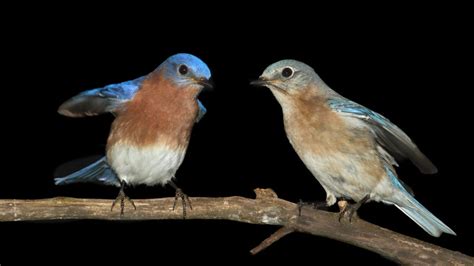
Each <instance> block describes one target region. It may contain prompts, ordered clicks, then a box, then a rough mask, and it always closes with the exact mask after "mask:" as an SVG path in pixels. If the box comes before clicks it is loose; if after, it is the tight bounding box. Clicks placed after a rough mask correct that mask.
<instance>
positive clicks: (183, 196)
mask: <svg viewBox="0 0 474 266" xmlns="http://www.w3.org/2000/svg"><path fill="white" fill-rule="evenodd" d="M178 198H181V203H182V205H183V219H186V208H187V206H189V208H190V209H191V210H192V209H193V205H191V201H190V200H189V197H188V195H186V194H184V192H183V190H181V189H180V188H178V187H176V194H175V195H174V203H173V211H174V209H175V208H176V202H177V201H178Z"/></svg>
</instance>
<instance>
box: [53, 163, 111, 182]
mask: <svg viewBox="0 0 474 266" xmlns="http://www.w3.org/2000/svg"><path fill="white" fill-rule="evenodd" d="M74 183H95V184H101V185H108V186H117V187H118V186H120V181H119V179H118V177H117V175H116V174H115V173H114V171H113V170H112V169H111V168H110V166H109V165H108V163H107V160H106V158H105V157H102V158H100V159H99V160H98V161H96V162H94V163H92V164H90V165H88V166H86V167H84V168H82V169H80V170H78V171H76V172H74V173H72V174H69V175H67V176H64V177H58V178H55V179H54V184H56V185H69V184H74Z"/></svg>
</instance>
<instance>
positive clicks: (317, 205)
mask: <svg viewBox="0 0 474 266" xmlns="http://www.w3.org/2000/svg"><path fill="white" fill-rule="evenodd" d="M303 207H311V208H312V209H315V210H327V209H328V208H329V206H328V204H327V202H326V201H313V202H306V201H302V200H300V201H299V202H298V216H301V209H302V208H303Z"/></svg>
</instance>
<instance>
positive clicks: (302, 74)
mask: <svg viewBox="0 0 474 266" xmlns="http://www.w3.org/2000/svg"><path fill="white" fill-rule="evenodd" d="M252 84H253V85H257V86H266V87H268V88H269V89H270V90H271V92H272V93H273V95H274V96H275V98H276V99H277V100H278V102H279V103H280V105H281V107H282V110H283V118H284V125H285V131H286V134H287V136H288V139H289V141H290V143H291V145H292V146H293V148H294V149H295V151H296V153H297V154H298V155H299V157H300V158H301V160H302V161H303V162H304V164H305V165H306V167H307V168H308V169H309V170H310V171H311V173H312V174H313V175H314V176H315V177H316V179H317V180H318V181H319V183H320V184H321V185H322V186H323V188H324V190H325V191H326V194H327V197H326V204H327V205H328V206H331V205H333V204H334V203H335V202H336V198H346V199H352V200H354V201H356V202H357V203H356V204H354V205H352V206H349V207H347V208H346V209H345V210H344V211H342V212H341V216H340V217H342V215H344V214H345V213H347V214H348V215H349V218H351V217H352V215H353V214H354V212H355V211H356V210H357V209H358V208H359V207H360V205H362V204H363V203H364V202H366V201H368V200H374V201H377V202H379V201H382V202H384V203H386V204H393V205H395V206H396V207H397V208H399V209H400V210H401V211H402V212H403V213H405V214H406V215H407V216H408V217H410V218H411V219H412V220H413V221H415V222H416V223H417V224H418V225H419V226H420V227H422V228H423V229H424V230H425V231H426V232H428V233H429V234H430V235H432V236H436V237H438V236H440V235H441V233H442V232H445V233H448V234H453V235H455V233H454V231H453V230H451V229H450V228H449V227H448V226H446V225H445V224H444V223H443V222H441V221H440V220H439V219H438V218H436V217H435V216H434V215H433V214H432V213H430V212H429V211H428V210H427V209H426V208H425V207H423V206H422V205H421V204H420V203H419V202H418V201H416V200H415V198H414V197H413V194H412V193H411V190H410V189H409V188H408V187H407V186H406V185H405V184H404V183H403V182H402V181H401V180H399V179H398V178H397V174H396V173H395V169H394V166H398V165H397V162H396V161H395V158H397V159H401V158H408V159H410V160H411V161H412V162H413V163H414V164H415V165H416V166H417V167H418V168H419V170H420V171H421V172H422V173H426V174H433V173H436V172H437V169H436V167H435V166H434V165H433V163H432V162H431V161H430V160H429V159H428V158H427V157H426V156H425V155H424V154H423V153H421V151H420V150H419V149H418V148H417V146H416V145H415V144H414V143H413V142H412V140H411V139H410V138H409V137H408V136H407V135H406V134H405V133H404V132H403V131H402V130H401V129H400V128H398V127H397V126H396V125H394V124H392V123H391V122H390V121H389V120H388V119H386V118H385V117H383V116H381V115H380V114H378V113H376V112H374V111H371V110H369V109H367V108H365V107H364V106H361V105H359V104H357V103H355V102H352V101H350V100H348V99H346V98H344V97H342V96H341V95H339V94H338V93H336V92H335V91H333V90H332V89H331V88H329V87H328V86H327V85H326V84H325V83H324V82H323V81H322V80H321V79H320V78H319V76H318V75H317V74H316V73H315V72H314V70H313V69H312V68H311V67H310V66H308V65H306V64H304V63H301V62H298V61H295V60H282V61H279V62H276V63H274V64H272V65H270V66H269V67H267V68H266V69H265V71H264V72H263V74H262V75H261V76H260V78H259V79H258V80H256V81H253V82H252ZM394 157H395V158H394Z"/></svg>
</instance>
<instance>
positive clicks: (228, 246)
mask: <svg viewBox="0 0 474 266" xmlns="http://www.w3.org/2000/svg"><path fill="white" fill-rule="evenodd" d="M403 10H404V11H403V12H394V15H389V14H387V13H383V12H380V13H379V14H378V15H373V14H371V12H368V13H370V14H367V15H365V14H364V15H360V16H358V15H357V14H353V17H350V18H347V21H344V20H341V19H339V18H336V17H329V18H328V19H321V20H313V19H311V18H310V17H306V16H303V15H302V16H298V15H297V14H296V15H295V13H292V14H293V15H295V16H294V17H287V16H285V13H284V12H283V11H279V12H278V13H274V14H273V15H272V16H270V15H268V14H265V13H260V14H257V15H261V20H259V21H258V22H257V21H256V22H255V23H253V22H250V21H246V16H245V15H243V14H241V15H239V16H236V17H232V19H235V20H234V21H232V22H229V21H227V20H225V21H224V18H225V17H226V15H222V16H219V17H213V18H210V20H211V21H210V22H208V23H207V22H206V23H205V22H204V21H203V20H200V17H199V16H197V17H189V16H184V17H186V18H188V19H183V17H181V16H176V17H172V18H171V19H162V17H160V19H158V18H157V19H153V18H150V17H148V20H146V21H143V23H140V25H136V24H135V23H131V22H132V19H130V18H129V17H127V16H126V15H127V13H126V12H125V13H109V14H108V15H109V16H110V17H108V18H106V19H103V20H101V23H98V22H97V23H96V22H95V20H94V21H93V22H91V20H90V18H89V17H88V16H87V15H85V14H83V15H81V16H78V17H76V16H72V17H70V14H69V13H64V14H62V13H61V14H55V15H53V16H46V15H44V16H42V17H41V16H40V15H38V14H37V16H40V17H41V18H38V17H35V19H32V20H29V21H28V23H26V26H18V27H17V28H13V27H11V28H10V29H9V31H8V32H7V34H6V35H5V41H4V44H6V46H4V47H5V48H4V56H3V57H4V60H3V64H4V67H6V68H7V69H8V71H7V72H6V74H7V75H6V76H5V77H4V80H5V83H4V85H5V87H4V88H3V90H4V91H5V95H4V98H3V104H2V108H3V109H4V112H3V116H2V120H3V132H4V133H6V137H5V138H4V151H5V153H4V155H5V156H6V163H5V165H4V166H3V167H4V169H6V170H7V171H6V172H4V173H3V175H2V178H1V180H0V182H1V183H0V197H1V198H48V197H55V196H73V197H89V198H107V199H111V202H112V199H113V198H114V197H115V196H116V194H117V192H118V191H117V189H115V188H108V187H99V186H94V185H74V186H66V187H55V186H54V185H53V183H52V180H53V177H54V174H55V171H59V172H64V171H66V170H71V169H72V168H74V167H79V166H80V165H81V164H84V163H87V160H79V161H77V162H76V163H73V164H69V165H67V166H66V167H63V168H60V169H56V168H57V167H58V166H59V165H62V164H63V163H66V162H68V161H71V160H74V159H78V158H84V157H87V156H94V155H96V156H99V155H102V154H103V153H104V148H105V143H106V139H107V135H108V131H109V126H110V123H111V122H112V120H113V117H112V116H111V115H104V116H101V117H92V118H84V119H72V118H66V117H62V116H60V115H58V114H57V113H56V110H57V107H58V106H59V105H60V104H61V103H62V102H63V101H65V100H66V99H68V98H69V97H71V96H73V95H75V94H77V93H78V92H80V91H83V90H86V89H91V88H95V87H101V86H104V85H107V84H111V83H117V82H121V81H125V80H130V79H134V78H136V77H138V76H141V75H144V74H147V73H149V72H151V71H152V70H153V69H155V68H156V67H157V66H158V65H159V64H160V63H161V62H162V61H163V60H165V59H166V58H167V57H168V56H170V55H173V54H175V53H178V52H186V53H192V54H194V55H196V56H198V57H200V58H201V59H202V60H203V61H205V62H206V63H207V64H208V66H209V68H210V69H211V71H212V74H213V79H214V81H215V84H216V88H215V90H214V91H213V92H209V93H203V94H201V96H200V99H201V100H202V102H203V103H204V105H205V106H206V107H207V109H208V113H207V114H206V116H205V117H204V119H203V120H202V121H201V122H200V123H199V124H197V125H196V126H195V127H194V130H193V135H192V139H191V143H190V146H189V149H188V153H187V155H186V158H185V160H184V163H183V164H182V166H181V168H180V169H179V171H178V173H177V182H178V184H179V185H180V186H181V187H182V188H183V190H184V191H185V192H186V193H187V194H188V195H190V196H191V197H193V196H210V197H213V196H231V195H241V196H247V197H253V192H252V190H253V189H254V188H257V187H270V188H273V189H274V190H275V191H276V192H277V194H278V195H279V197H281V198H284V199H287V200H290V201H298V200H299V199H303V200H306V201H311V200H323V199H324V198H325V193H324V191H323V189H322V188H321V186H320V185H319V184H318V182H317V181H316V180H315V179H314V178H313V177H312V175H311V174H310V172H309V171H308V170H306V168H305V166H304V165H303V163H302V162H301V161H300V160H299V158H298V157H297V155H296V154H295V152H294V151H293V149H292V147H291V146H290V144H289V143H288V141H287V139H286V136H285V133H284V130H283V123H282V114H281V109H280V107H279V105H278V103H277V101H276V100H275V99H274V97H273V96H272V95H271V93H270V91H269V90H268V89H266V88H254V87H250V86H249V85H248V84H249V82H250V81H251V80H253V79H256V78H257V77H258V76H259V75H260V74H261V73H262V71H263V70H264V69H265V68H266V67H267V66H268V65H269V64H271V63H273V62H276V61H278V60H281V59H286V58H293V59H297V60H300V61H303V62H305V63H307V64H309V65H311V66H312V67H313V68H314V69H315V70H316V72H317V73H318V74H319V75H320V77H321V78H322V79H323V80H324V81H325V82H326V83H327V84H328V85H329V86H330V87H332V88H333V89H334V90H336V91H337V92H339V93H341V94H342V95H344V96H346V97H347V98H349V99H352V100H354V101H356V102H358V103H360V104H363V105H365V106H367V107H369V108H371V109H372V110H375V111H377V112H379V113H381V114H383V115H384V116H386V117H387V118H389V119H390V120H391V121H392V122H394V123H396V124H397V125H398V126H400V128H402V129H403V130H404V131H405V132H406V133H407V134H408V135H409V136H410V137H411V138H412V139H413V140H414V141H415V142H416V143H417V145H418V146H419V147H420V149H421V150H422V151H423V152H424V153H425V154H426V155H427V156H428V157H429V158H431V159H432V161H433V162H434V163H435V164H436V165H437V166H438V168H439V173H438V174H435V175H431V176H425V175H422V174H421V173H419V172H418V171H417V169H416V168H415V167H414V166H413V165H411V164H410V163H409V162H403V163H401V167H400V168H399V170H398V173H399V175H400V177H401V179H403V180H404V181H405V182H406V183H407V184H408V185H410V186H411V187H412V188H413V190H414V191H415V195H416V198H417V199H418V200H419V201H420V202H421V203H422V204H423V205H424V206H426V207H427V208H428V209H429V210H430V211H431V212H433V213H434V214H435V215H436V216H437V217H439V218H440V219H441V220H442V221H444V222H445V223H446V224H447V225H448V226H450V227H451V228H452V229H453V230H454V231H455V232H456V233H457V234H458V236H456V237H454V236H450V235H442V236H441V237H440V238H433V237H431V236H429V235H428V234H426V233H425V232H424V231H423V230H422V229H421V228H419V227H418V226H417V225H416V224H415V223H414V222H412V221H411V220H410V219H409V218H408V217H406V216H405V215H404V214H403V213H401V212H400V211H398V210H397V209H396V208H395V207H393V206H387V205H384V204H381V203H369V204H367V205H365V206H363V208H361V209H360V212H359V213H360V216H361V217H363V218H364V219H366V220H368V221H370V222H373V223H375V224H378V225H380V226H383V227H387V228H390V229H392V230H394V231H397V232H400V233H403V234H407V235H410V236H413V237H416V238H418V239H421V240H424V241H428V242H431V243H434V244H437V245H441V246H443V247H446V248H449V249H454V250H459V251H461V252H463V253H466V254H469V255H471V256H472V255H474V250H473V247H472V239H473V231H472V228H471V226H472V220H471V218H469V215H470V212H471V210H472V203H471V202H470V200H471V197H470V194H471V193H472V192H471V186H470V184H471V178H472V174H471V173H470V172H469V170H470V164H472V162H470V157H471V156H469V154H466V155H464V154H465V152H466V150H469V148H468V146H470V143H471V141H470V139H469V138H470V137H471V129H470V125H469V123H470V121H471V119H468V118H467V117H468V115H469V114H470V111H469V107H470V105H471V104H470V103H469V96H468V91H469V90H470V89H471V88H472V82H470V83H469V82H466V81H467V78H468V77H469V75H472V74H471V72H472V65H469V64H467V63H470V62H472V61H470V59H469V56H470V54H469V52H470V49H467V48H468V47H469V45H468V43H467V35H468V32H469V31H465V28H464V27H465V25H466V23H465V22H464V21H463V17H462V16H461V15H459V16H456V14H455V13H454V14H452V15H453V17H455V19H451V18H450V19H447V18H446V17H445V16H442V14H445V12H449V11H447V10H444V9H443V7H438V9H435V10H431V11H426V10H424V9H422V10H418V11H413V12H409V11H407V10H405V9H403ZM130 12H131V11H130ZM160 14H161V15H163V11H160ZM277 14H278V15H277ZM99 16H101V15H99ZM303 17H306V18H303ZM342 17H343V16H342ZM96 19H97V18H96ZM232 19H231V20H232ZM11 23H14V22H11ZM245 23H250V24H251V25H250V26H246V27H244V26H243V25H244V24H245ZM210 25H213V26H210ZM471 33H472V30H471ZM89 159H91V158H89ZM128 194H129V195H130V196H131V197H132V198H154V197H169V196H172V195H174V192H173V190H172V189H171V188H170V187H166V188H162V187H159V186H158V187H152V188H147V187H136V188H132V189H129V190H128ZM276 229H277V228H276V227H272V226H257V225H247V224H239V223H233V222H227V221H153V222H150V221H147V222H125V221H124V222H103V221H54V222H34V223H31V222H28V223H2V224H0V232H1V235H2V237H1V238H2V239H1V245H2V247H1V249H0V255H1V256H0V257H4V256H5V257H6V256H9V255H12V254H13V253H15V251H18V249H19V248H20V247H21V250H23V251H27V253H28V254H33V255H36V256H37V258H44V257H45V256H47V257H48V260H50V259H51V258H58V257H57V256H56V255H55V254H65V255H66V256H69V257H74V258H82V259H84V258H92V257H93V256H100V257H105V258H122V257H123V258H128V257H134V258H136V259H143V260H149V259H150V260H158V259H165V258H166V259H172V260H177V261H179V260H185V259H193V260H195V261H199V260H201V259H202V260H203V261H207V262H212V261H216V262H225V261H222V260H221V259H219V258H220V257H221V256H224V257H227V258H228V259H229V258H230V259H232V258H243V259H246V260H248V261H260V260H262V261H265V260H267V259H281V258H288V259H292V260H301V261H305V260H307V259H309V260H312V261H314V260H315V259H317V260H321V261H323V260H328V259H331V260H333V261H334V259H337V262H349V261H357V262H361V261H364V262H370V263H377V264H380V263H388V261H386V260H385V259H383V258H381V257H379V256H378V255H376V254H373V253H370V252H368V251H365V250H362V249H358V248H355V247H352V246H349V245H346V244H341V243H339V242H335V241H333V240H329V239H324V238H319V237H313V236H308V235H303V234H293V235H290V236H287V237H286V238H284V239H282V240H280V241H279V242H277V243H276V244H274V245H273V246H271V247H270V248H269V249H268V250H266V251H264V252H262V253H261V254H259V255H258V256H255V257H251V256H250V255H249V252H248V251H249V250H250V249H251V248H253V247H254V246H256V245H257V244H259V243H260V241H261V240H263V239H264V238H266V237H267V236H268V235H269V234H271V233H273V232H274V231H275V230H276ZM46 243H49V244H46ZM334 253H336V254H338V257H335V255H334ZM47 254H49V255H47ZM55 256H56V257H55Z"/></svg>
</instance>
